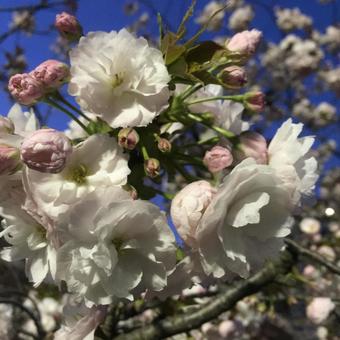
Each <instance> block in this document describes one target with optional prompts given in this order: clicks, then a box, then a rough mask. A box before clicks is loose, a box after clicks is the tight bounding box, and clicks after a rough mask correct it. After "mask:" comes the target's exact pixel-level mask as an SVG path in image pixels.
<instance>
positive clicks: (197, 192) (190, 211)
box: [170, 181, 216, 247]
mask: <svg viewBox="0 0 340 340" xmlns="http://www.w3.org/2000/svg"><path fill="white" fill-rule="evenodd" d="M215 193H216V189H215V188H213V187H212V186H211V185H210V183H209V182H207V181H197V182H193V183H190V184H189V185H187V186H186V187H184V188H183V189H182V190H181V191H180V192H178V193H177V195H176V196H175V198H174V199H173V200H172V202H171V211H170V214H171V218H172V221H173V223H174V225H175V227H176V229H177V231H178V233H179V235H180V236H181V237H182V239H183V241H184V242H185V243H187V244H188V245H190V246H191V247H194V246H195V243H196V241H195V237H196V235H195V234H196V228H197V226H198V223H199V221H200V219H201V217H202V216H203V214H204V212H205V210H206V208H207V207H208V205H209V204H210V202H211V200H212V199H213V197H214V195H215Z"/></svg>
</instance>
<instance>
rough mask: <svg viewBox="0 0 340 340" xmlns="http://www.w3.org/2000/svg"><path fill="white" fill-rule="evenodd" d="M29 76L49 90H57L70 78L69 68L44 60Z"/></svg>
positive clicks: (56, 62)
mask: <svg viewBox="0 0 340 340" xmlns="http://www.w3.org/2000/svg"><path fill="white" fill-rule="evenodd" d="M30 75H31V76H32V77H34V78H35V79H36V80H38V81H39V82H41V83H42V84H44V85H45V86H46V87H49V88H59V87H60V86H61V85H62V84H64V83H66V82H67V81H68V80H69V78H70V70H69V67H68V66H67V65H66V64H64V63H62V62H60V61H58V60H46V61H44V62H43V63H42V64H40V65H39V66H38V67H37V68H36V69H35V70H33V71H32V72H31V73H30Z"/></svg>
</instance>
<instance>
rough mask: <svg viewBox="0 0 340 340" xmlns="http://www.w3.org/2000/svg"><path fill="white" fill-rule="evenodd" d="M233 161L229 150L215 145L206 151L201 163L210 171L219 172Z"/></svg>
mask: <svg viewBox="0 0 340 340" xmlns="http://www.w3.org/2000/svg"><path fill="white" fill-rule="evenodd" d="M232 162H233V156H232V154H231V152H230V151H229V150H228V149H227V148H224V147H222V146H219V145H216V146H214V147H213V148H212V149H211V150H210V151H207V152H206V153H205V155H204V158H203V163H204V164H205V165H206V167H207V168H208V169H209V171H210V172H212V173H216V172H219V171H221V170H223V169H225V168H227V167H228V166H230V165H231V164H232Z"/></svg>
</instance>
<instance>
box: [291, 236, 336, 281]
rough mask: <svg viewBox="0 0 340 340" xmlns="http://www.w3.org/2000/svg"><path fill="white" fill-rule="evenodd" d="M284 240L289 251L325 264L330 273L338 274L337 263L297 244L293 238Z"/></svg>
mask: <svg viewBox="0 0 340 340" xmlns="http://www.w3.org/2000/svg"><path fill="white" fill-rule="evenodd" d="M285 242H286V244H287V246H288V249H290V251H291V252H294V253H296V254H297V255H302V256H306V257H308V258H310V259H311V260H313V261H315V262H317V263H319V264H321V265H323V266H325V267H326V268H327V269H328V270H329V271H331V272H332V273H334V274H337V275H340V268H339V267H338V266H337V265H335V264H333V263H331V262H329V261H327V260H326V259H325V258H324V257H323V256H320V255H318V254H315V253H313V252H312V251H310V250H308V249H306V248H303V247H301V246H300V245H298V244H297V243H296V242H294V241H293V240H290V239H286V240H285Z"/></svg>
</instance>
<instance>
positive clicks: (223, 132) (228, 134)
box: [188, 113, 236, 139]
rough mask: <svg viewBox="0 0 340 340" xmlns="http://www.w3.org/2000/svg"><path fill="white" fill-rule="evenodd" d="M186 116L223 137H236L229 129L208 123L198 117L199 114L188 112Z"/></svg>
mask: <svg viewBox="0 0 340 340" xmlns="http://www.w3.org/2000/svg"><path fill="white" fill-rule="evenodd" d="M188 117H189V118H191V119H192V120H194V121H196V122H198V123H200V124H202V125H204V126H206V127H208V128H210V129H212V130H214V131H216V132H218V133H219V134H220V135H222V136H223V137H225V138H228V139H233V138H235V137H236V135H235V134H234V133H232V132H231V131H228V130H225V129H223V128H220V127H219V126H215V125H209V124H208V123H206V122H205V121H204V120H203V119H202V118H200V117H199V116H197V115H194V114H192V113H189V114H188Z"/></svg>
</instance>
